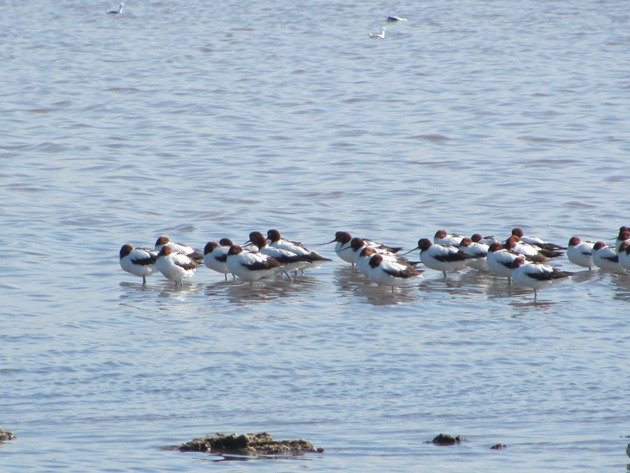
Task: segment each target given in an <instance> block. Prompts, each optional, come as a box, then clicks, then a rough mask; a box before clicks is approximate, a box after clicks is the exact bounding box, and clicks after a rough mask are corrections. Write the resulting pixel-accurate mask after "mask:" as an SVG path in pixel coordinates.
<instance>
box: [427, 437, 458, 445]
mask: <svg viewBox="0 0 630 473" xmlns="http://www.w3.org/2000/svg"><path fill="white" fill-rule="evenodd" d="M461 441H462V437H461V436H460V435H457V436H455V437H452V436H451V435H447V434H438V435H436V436H435V437H433V440H431V442H432V443H433V444H435V445H441V446H444V445H455V444H456V443H461Z"/></svg>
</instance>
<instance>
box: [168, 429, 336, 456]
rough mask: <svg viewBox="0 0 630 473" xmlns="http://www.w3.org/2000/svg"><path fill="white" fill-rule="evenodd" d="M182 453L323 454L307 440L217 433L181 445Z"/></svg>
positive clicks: (260, 434) (259, 434)
mask: <svg viewBox="0 0 630 473" xmlns="http://www.w3.org/2000/svg"><path fill="white" fill-rule="evenodd" d="M178 448H179V450H180V451H181V452H212V453H236V454H242V455H289V454H292V455H295V454H301V453H305V452H317V453H322V452H323V451H324V449H323V448H315V447H314V446H313V445H312V444H311V443H310V442H307V441H306V440H301V439H300V440H274V439H273V438H272V436H271V435H270V434H268V433H267V432H259V433H248V434H244V435H243V434H241V435H237V434H228V435H226V434H222V433H216V434H213V435H206V436H204V437H199V438H196V439H193V440H191V441H190V442H186V443H183V444H182V445H180V446H179V447H178Z"/></svg>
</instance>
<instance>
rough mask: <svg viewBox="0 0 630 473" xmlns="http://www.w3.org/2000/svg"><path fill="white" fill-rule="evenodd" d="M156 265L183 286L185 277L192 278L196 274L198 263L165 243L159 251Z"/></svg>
mask: <svg viewBox="0 0 630 473" xmlns="http://www.w3.org/2000/svg"><path fill="white" fill-rule="evenodd" d="M156 267H157V269H158V271H160V273H162V274H163V275H164V277H165V278H166V279H168V280H169V281H173V282H174V283H175V286H181V285H182V281H183V280H184V279H190V278H192V277H193V276H194V275H195V271H196V270H197V263H195V262H194V261H193V260H192V259H190V258H189V257H188V256H186V255H183V254H181V253H176V252H175V251H174V250H173V249H172V248H171V247H170V246H167V245H164V246H163V247H162V249H161V250H160V252H159V253H158V259H157V263H156Z"/></svg>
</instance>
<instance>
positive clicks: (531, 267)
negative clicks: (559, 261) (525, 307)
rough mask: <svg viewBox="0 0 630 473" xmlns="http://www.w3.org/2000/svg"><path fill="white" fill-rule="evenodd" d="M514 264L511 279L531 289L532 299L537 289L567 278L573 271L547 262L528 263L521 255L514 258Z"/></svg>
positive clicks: (535, 295)
mask: <svg viewBox="0 0 630 473" xmlns="http://www.w3.org/2000/svg"><path fill="white" fill-rule="evenodd" d="M514 266H515V268H514V270H513V271H512V281H513V282H514V284H515V285H517V286H525V287H529V288H531V289H533V290H534V301H536V297H537V294H538V292H537V291H538V289H542V288H543V287H546V286H548V285H549V284H551V282H552V281H555V280H558V279H563V278H568V277H570V276H571V275H573V273H569V272H567V271H561V270H559V269H558V268H554V267H553V266H549V265H548V264H544V263H529V262H527V261H526V260H525V257H523V256H519V257H518V258H516V260H515V261H514Z"/></svg>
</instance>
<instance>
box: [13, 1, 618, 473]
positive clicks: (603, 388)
mask: <svg viewBox="0 0 630 473" xmlns="http://www.w3.org/2000/svg"><path fill="white" fill-rule="evenodd" d="M116 4H117V2H113V3H112V4H106V3H103V2H80V3H77V2H70V1H60V2H55V3H54V4H53V3H52V2H30V1H22V2H17V1H5V2H2V7H3V11H4V12H5V15H3V16H2V17H1V19H0V44H1V45H2V46H0V63H1V64H2V67H0V79H1V84H2V87H1V88H0V97H1V98H0V158H1V159H0V183H1V187H0V192H1V196H2V199H1V201H0V224H1V226H2V239H1V241H2V247H3V255H4V257H3V276H2V280H1V281H0V288H1V292H0V301H1V304H0V399H2V407H1V409H0V428H4V429H9V430H12V431H13V432H15V433H16V434H17V436H18V438H17V439H16V440H14V441H12V442H8V443H5V444H2V445H0V468H1V469H2V470H3V471H11V472H16V471H29V472H37V471H107V472H117V471H198V470H201V469H203V470H208V469H213V468H215V467H216V468H218V467H219V463H214V462H215V461H217V460H221V458H220V457H214V456H209V455H202V454H180V453H177V452H174V451H172V450H165V449H164V448H163V447H165V446H169V445H173V444H177V443H182V442H184V441H187V440H190V439H192V438H193V437H196V436H199V435H202V434H205V433H211V432H216V431H224V432H245V431H260V430H266V431H269V432H271V433H273V434H274V435H275V436H276V437H279V438H294V437H301V438H306V439H308V440H310V441H311V442H313V443H314V444H315V445H316V446H321V447H324V448H325V449H326V453H324V454H317V455H307V456H305V457H301V458H300V459H299V460H298V461H297V462H292V461H284V462H282V461H254V462H245V463H243V462H230V463H227V464H226V463H220V465H221V468H222V469H229V470H239V471H240V470H248V471H249V470H254V469H255V470H262V471H294V470H296V469H309V470H315V471H351V470H355V471H444V472H446V471H458V472H459V471H501V472H503V471H508V470H509V471H528V472H529V471H532V472H533V471H623V470H625V464H626V462H627V461H628V459H627V458H626V457H625V453H624V452H625V446H626V444H627V442H628V439H627V438H624V436H628V435H630V431H629V430H628V425H630V416H629V414H628V413H629V412H630V410H629V409H628V407H629V405H628V392H629V390H630V384H629V383H628V379H630V369H629V364H628V353H629V352H630V351H629V350H630V346H629V343H628V340H629V338H630V337H629V335H630V334H629V331H628V321H627V315H628V307H629V305H628V304H629V302H630V275H621V276H618V275H610V274H603V273H599V272H597V271H594V272H588V271H586V272H580V273H579V274H578V275H576V276H575V277H574V278H573V279H574V280H573V281H569V282H566V283H563V284H561V285H558V286H557V287H555V288H551V289H549V290H546V291H542V292H541V293H540V294H539V301H538V303H537V304H534V303H533V297H532V294H531V292H529V291H523V290H518V289H514V290H511V291H510V290H508V289H507V287H506V285H505V283H504V282H503V281H500V280H495V279H492V278H484V277H478V276H476V275H474V274H470V273H466V274H463V275H461V276H454V277H449V279H447V280H446V281H444V280H442V279H441V275H440V274H438V273H435V272H431V271H427V273H426V275H425V277H424V278H423V280H422V281H421V282H419V283H417V284H412V285H410V286H408V287H405V288H403V289H401V290H399V291H397V292H395V293H394V294H392V293H391V292H390V291H389V290H388V289H381V288H377V287H374V286H371V285H368V284H366V282H365V281H364V280H363V279H362V278H361V277H360V276H359V275H357V274H356V273H354V272H352V271H351V270H350V268H348V267H347V266H345V265H344V264H343V263H341V262H340V261H339V260H338V259H337V258H336V257H335V256H334V253H333V251H332V246H329V247H323V248H321V251H322V253H324V254H325V255H327V256H330V257H332V258H333V259H334V262H333V263H330V264H327V265H324V266H322V267H320V268H318V269H316V270H313V271H311V272H309V273H307V275H306V276H305V277H303V278H299V279H297V280H296V281H294V282H293V283H288V282H284V283H282V284H277V283H271V284H261V285H255V286H253V287H250V286H249V285H247V284H241V283H233V282H229V283H225V282H223V280H222V276H220V275H216V274H213V273H211V272H210V271H208V270H206V269H205V268H201V269H200V270H199V271H198V273H197V275H196V276H195V279H194V280H193V283H192V284H191V285H188V286H185V287H184V288H183V289H182V290H176V289H175V288H174V287H173V286H172V285H171V284H170V283H166V282H165V281H164V280H163V279H162V278H161V277H160V276H159V275H158V276H153V277H152V278H150V280H149V284H148V286H147V287H146V288H143V287H142V286H141V284H140V283H139V280H138V279H137V278H134V277H133V276H130V275H128V274H126V273H123V272H122V271H121V270H120V268H119V266H118V258H117V252H118V249H119V248H120V245H121V244H123V243H125V242H131V243H134V244H140V245H145V246H146V245H151V244H152V243H153V242H154V241H155V238H156V237H157V236H158V235H160V234H165V233H166V234H169V235H170V236H171V237H172V238H173V239H175V240H178V241H186V242H189V243H192V244H195V245H196V246H199V247H203V245H204V243H205V242H206V241H208V240H210V239H217V238H220V237H222V236H228V237H232V238H233V239H235V240H236V241H241V240H242V241H244V240H246V239H247V234H248V233H249V232H250V231H252V230H261V231H266V230H267V229H268V228H274V227H275V228H279V229H281V231H283V232H284V233H285V234H286V235H287V236H289V237H290V238H293V239H299V240H302V241H304V242H306V243H309V244H314V243H320V242H323V241H327V240H330V239H331V238H332V237H333V235H334V233H335V231H337V230H348V231H350V232H352V233H355V234H362V235H367V236H370V237H374V238H379V239H382V240H385V241H387V242H390V243H396V244H401V245H403V246H405V247H407V248H412V247H413V246H415V244H416V242H417V240H418V238H419V237H423V236H431V235H432V234H433V233H434V232H435V230H436V229H437V228H440V227H443V228H447V229H448V230H451V231H457V232H460V233H466V234H470V233H472V232H473V231H480V232H482V233H485V234H495V235H499V236H501V235H505V234H507V233H508V232H509V230H510V229H511V228H512V227H513V226H516V225H520V226H523V227H524V228H525V229H526V230H527V232H528V233H531V234H538V235H541V236H544V237H546V238H548V239H549V240H552V241H560V242H563V243H564V242H566V241H568V238H569V237H570V236H571V235H573V234H579V235H581V236H583V237H588V238H597V239H605V240H610V239H613V238H614V236H615V233H616V230H617V228H618V227H619V226H620V225H623V224H628V223H630V222H629V214H628V212H627V204H628V189H629V188H630V186H629V179H628V155H629V151H630V145H629V140H628V137H629V136H630V119H629V115H628V109H629V108H628V107H629V105H630V100H629V98H628V97H629V91H630V82H629V81H628V77H629V71H628V64H630V53H629V51H630V48H629V45H630V44H629V43H630V41H629V35H628V31H629V30H628V9H627V4H626V2H624V1H610V2H591V1H578V2H568V1H555V2H535V1H531V0H528V1H526V2H519V3H514V2H485V3H479V2H455V3H448V2H431V1H429V2H415V3H413V4H404V3H396V4H386V3H383V2H363V3H358V4H356V5H352V4H348V3H342V2H311V3H308V4H299V5H298V4H295V5H293V4H287V3H286V2H279V1H267V2H258V3H256V2H253V3H251V4H243V3H242V2H234V1H225V2H211V3H208V2H199V1H194V0H193V1H189V2H180V1H172V2H164V1H147V2H138V3H135V2H128V3H127V5H126V10H125V12H124V14H123V15H121V16H119V17H114V16H111V15H106V14H105V11H106V10H107V9H108V8H112V7H114V6H115V5H116ZM389 14H398V15H402V16H406V17H407V18H409V21H408V22H406V23H400V24H395V25H387V27H388V36H387V38H386V39H385V40H382V41H381V40H371V39H369V38H368V33H369V32H375V31H379V29H380V27H381V26H382V25H383V19H384V18H385V16H386V15H389ZM560 264H561V265H562V267H564V268H565V269H570V270H579V268H577V267H574V266H572V265H571V264H570V263H568V262H567V261H566V260H563V261H561V263H560ZM440 432H444V433H450V434H453V435H455V434H461V435H463V436H464V437H465V438H466V439H467V441H466V442H464V443H463V444H462V445H459V446H455V447H449V448H442V447H435V446H433V445H430V444H426V443H424V442H425V441H427V440H430V439H432V438H433V436H434V435H436V434H437V433H440ZM499 442H500V443H505V444H506V445H507V448H506V449H505V450H502V451H494V450H490V448H489V447H490V446H491V445H493V444H495V443H499Z"/></svg>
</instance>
